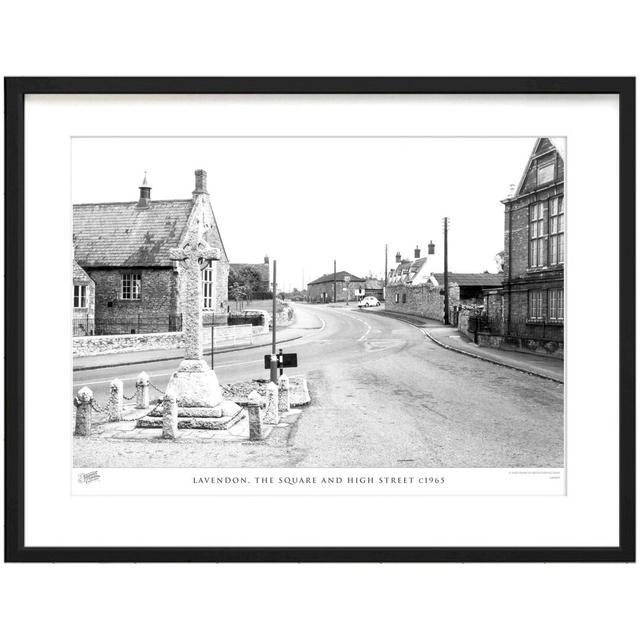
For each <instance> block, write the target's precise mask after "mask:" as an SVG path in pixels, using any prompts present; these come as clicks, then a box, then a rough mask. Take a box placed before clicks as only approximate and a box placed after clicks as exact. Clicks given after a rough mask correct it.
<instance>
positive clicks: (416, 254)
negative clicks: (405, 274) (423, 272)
mask: <svg viewBox="0 0 640 640" xmlns="http://www.w3.org/2000/svg"><path fill="white" fill-rule="evenodd" d="M413 255H414V256H415V259H416V260H417V259H418V258H419V257H420V247H419V246H418V245H416V248H415V250H414V252H413Z"/></svg>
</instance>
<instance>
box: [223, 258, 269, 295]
mask: <svg viewBox="0 0 640 640" xmlns="http://www.w3.org/2000/svg"><path fill="white" fill-rule="evenodd" d="M235 285H238V286H240V287H244V294H245V297H246V298H247V299H249V300H251V298H252V294H254V293H256V292H260V291H266V288H267V287H266V286H265V283H264V281H263V280H262V275H261V274H260V272H259V271H258V269H256V268H255V267H252V266H251V265H243V266H241V267H238V268H236V269H234V268H233V267H232V268H231V269H229V297H232V298H233V297H234V295H233V294H232V292H231V291H232V289H233V288H234V286H235ZM236 293H237V292H236Z"/></svg>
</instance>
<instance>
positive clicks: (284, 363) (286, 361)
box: [264, 353, 298, 369]
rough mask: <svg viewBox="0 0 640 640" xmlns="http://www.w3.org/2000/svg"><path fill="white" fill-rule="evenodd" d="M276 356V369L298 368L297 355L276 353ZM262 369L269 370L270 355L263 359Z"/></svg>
mask: <svg viewBox="0 0 640 640" xmlns="http://www.w3.org/2000/svg"><path fill="white" fill-rule="evenodd" d="M276 355H277V357H278V369H283V368H287V367H297V366H298V354H297V353H278V354H276ZM264 368H265V369H269V368H271V355H267V356H265V357H264Z"/></svg>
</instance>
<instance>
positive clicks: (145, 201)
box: [138, 171, 151, 209]
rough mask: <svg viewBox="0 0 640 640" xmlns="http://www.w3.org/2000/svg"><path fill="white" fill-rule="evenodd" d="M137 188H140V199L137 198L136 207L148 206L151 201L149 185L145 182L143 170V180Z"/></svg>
mask: <svg viewBox="0 0 640 640" xmlns="http://www.w3.org/2000/svg"><path fill="white" fill-rule="evenodd" d="M139 189H140V199H139V200H138V208H139V209H146V208H147V207H148V206H149V203H150V202H151V187H150V186H149V183H148V182H147V172H146V171H145V172H144V180H143V181H142V186H140V187H139Z"/></svg>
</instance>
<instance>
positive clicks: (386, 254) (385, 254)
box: [384, 244, 389, 296]
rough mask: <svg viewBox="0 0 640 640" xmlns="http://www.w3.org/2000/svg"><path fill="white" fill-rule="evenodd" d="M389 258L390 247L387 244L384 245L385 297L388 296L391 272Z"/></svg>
mask: <svg viewBox="0 0 640 640" xmlns="http://www.w3.org/2000/svg"><path fill="white" fill-rule="evenodd" d="M388 257H389V245H388V244H385V245H384V288H385V292H384V295H385V296H386V295H387V291H386V289H387V273H388V272H389V269H388V268H387V258H388Z"/></svg>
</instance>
